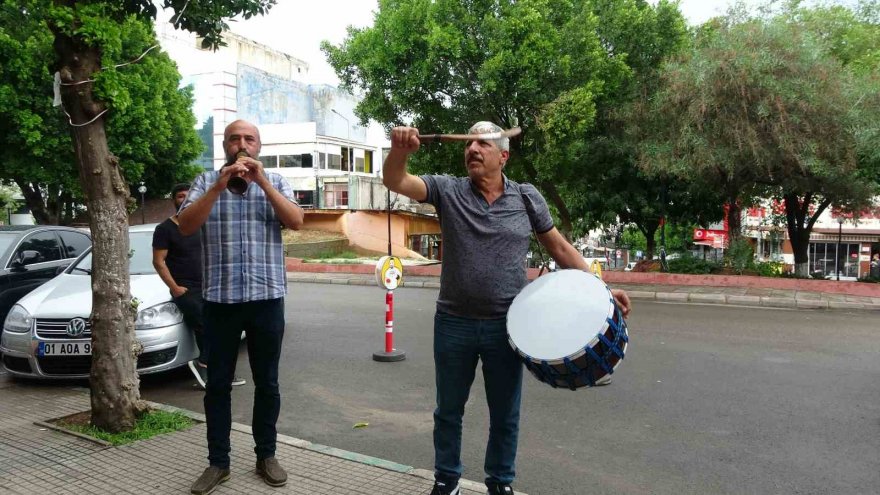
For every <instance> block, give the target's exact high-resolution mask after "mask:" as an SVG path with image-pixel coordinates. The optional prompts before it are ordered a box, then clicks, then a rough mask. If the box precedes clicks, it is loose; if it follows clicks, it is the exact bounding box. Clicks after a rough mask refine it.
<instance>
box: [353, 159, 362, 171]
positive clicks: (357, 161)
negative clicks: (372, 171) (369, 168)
mask: <svg viewBox="0 0 880 495" xmlns="http://www.w3.org/2000/svg"><path fill="white" fill-rule="evenodd" d="M354 171H355V172H364V159H363V158H355V159H354Z"/></svg>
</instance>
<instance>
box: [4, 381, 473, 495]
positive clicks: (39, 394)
mask: <svg viewBox="0 0 880 495" xmlns="http://www.w3.org/2000/svg"><path fill="white" fill-rule="evenodd" d="M2 394H3V396H2V400H0V487H2V488H0V493H11V494H23V495H24V494H27V495H31V494H37V493H53V494H68V493H69V494H94V495H109V494H114V495H116V494H143V493H188V492H189V488H190V486H191V484H192V482H193V481H195V479H196V478H197V477H198V476H199V474H201V472H202V470H203V469H204V467H206V461H205V456H206V454H207V445H206V444H207V442H206V440H205V433H206V426H205V424H204V423H197V424H196V425H195V426H193V427H191V428H189V429H187V430H184V431H180V432H175V433H171V434H165V435H159V436H156V437H153V438H151V439H149V440H142V441H138V442H135V443H132V444H128V445H124V446H121V447H105V446H101V445H98V444H96V443H94V442H91V441H89V440H84V439H82V438H79V437H76V436H72V435H67V434H65V433H60V432H57V431H54V430H49V429H45V428H42V427H40V426H38V425H35V424H33V422H34V421H46V420H49V419H53V418H58V417H61V416H65V415H68V414H72V413H75V412H80V411H84V410H88V409H89V407H90V404H89V396H88V394H87V392H85V391H84V390H82V389H71V388H63V387H53V388H49V387H35V386H33V385H28V384H16V383H13V384H12V385H10V386H7V387H5V388H4V389H3V392H2ZM187 413H188V414H189V415H191V416H193V417H201V415H199V414H196V413H192V412H187ZM249 431H250V430H249V427H247V426H246V425H241V424H234V426H233V430H232V432H231V435H230V439H231V443H232V452H231V457H232V466H231V472H232V476H231V478H230V480H229V481H227V482H226V483H224V484H223V485H221V486H220V487H219V488H218V489H217V491H216V492H215V493H217V494H218V495H224V494H242V495H250V494H267V495H283V494H304V495H324V494H326V495H339V494H352V495H361V494H363V493H381V494H383V495H384V494H387V495H397V494H399V495H413V494H416V495H418V494H427V493H428V492H429V491H430V489H431V486H432V484H433V481H432V479H431V476H430V471H427V470H415V469H413V468H411V467H409V466H403V465H400V464H395V463H389V462H387V461H382V460H381V459H374V458H370V457H367V456H359V455H356V454H352V453H348V452H344V451H340V450H337V449H332V448H328V447H324V446H318V445H314V444H311V443H310V442H306V441H304V440H299V439H294V438H291V437H286V436H283V435H280V436H279V442H278V448H277V453H276V455H277V456H278V459H279V461H280V462H281V464H282V465H283V466H284V467H285V468H286V469H287V471H288V473H289V479H288V483H287V485H286V486H284V487H282V488H272V487H269V486H268V485H266V484H265V483H264V482H263V481H262V479H260V478H259V476H257V475H256V473H255V472H254V455H253V450H252V448H253V439H252V437H251V435H250V434H249ZM352 459H356V460H352ZM383 463H384V464H383ZM383 466H384V467H383ZM425 473H428V475H427V476H426V475H425ZM463 488H464V489H463V490H462V494H463V495H478V494H480V495H481V494H484V493H485V488H484V487H483V485H482V483H477V482H467V483H465V485H464V487H463Z"/></svg>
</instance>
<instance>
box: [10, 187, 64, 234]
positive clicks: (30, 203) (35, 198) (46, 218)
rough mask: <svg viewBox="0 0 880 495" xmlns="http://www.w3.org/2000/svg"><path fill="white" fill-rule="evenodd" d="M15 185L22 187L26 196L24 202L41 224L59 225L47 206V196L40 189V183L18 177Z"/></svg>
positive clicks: (23, 194) (22, 192)
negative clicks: (44, 196)
mask: <svg viewBox="0 0 880 495" xmlns="http://www.w3.org/2000/svg"><path fill="white" fill-rule="evenodd" d="M14 180H15V185H17V186H18V188H19V189H21V194H22V196H24V204H26V205H27V207H28V209H30V210H31V215H33V216H34V220H35V221H36V222H37V224H39V225H58V219H57V218H54V217H53V216H52V215H51V214H50V212H49V210H48V209H47V208H46V203H45V198H43V193H42V191H40V187H39V185H36V184H32V183H31V182H29V181H27V180H25V179H24V178H20V177H16V178H15V179H14Z"/></svg>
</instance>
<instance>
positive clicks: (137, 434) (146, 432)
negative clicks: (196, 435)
mask: <svg viewBox="0 0 880 495" xmlns="http://www.w3.org/2000/svg"><path fill="white" fill-rule="evenodd" d="M192 425H193V420H191V419H190V418H189V417H188V416H185V415H184V414H182V413H179V412H166V411H162V410H159V409H153V410H150V411H149V412H147V413H146V414H144V416H143V417H141V418H140V419H139V420H137V422H136V423H135V426H134V429H133V430H131V431H125V432H122V433H108V432H106V431H104V430H102V429H100V428H96V427H94V426H91V425H80V424H69V423H60V424H59V426H62V427H64V428H66V429H68V430H71V431H75V432H77V433H82V434H84V435H88V436H90V437H94V438H97V439H100V440H104V441H105V442H109V443H110V444H112V445H114V446H119V445H125V444H127V443H132V442H136V441H138V440H146V439H148V438H152V437H154V436H156V435H162V434H164V433H172V432H175V431H180V430H185V429H187V428H189V427H190V426H192Z"/></svg>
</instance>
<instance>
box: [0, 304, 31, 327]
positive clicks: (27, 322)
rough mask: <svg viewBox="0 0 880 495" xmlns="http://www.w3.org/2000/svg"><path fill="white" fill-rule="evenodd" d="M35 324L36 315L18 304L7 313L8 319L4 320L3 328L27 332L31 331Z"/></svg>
mask: <svg viewBox="0 0 880 495" xmlns="http://www.w3.org/2000/svg"><path fill="white" fill-rule="evenodd" d="M33 324H34V317H33V316H31V314H30V313H28V312H27V310H26V309H24V308H23V307H21V306H19V305H18V304H16V305H15V306H13V307H12V309H10V310H9V314H7V315H6V321H5V322H3V328H4V329H5V330H6V331H7V332H12V333H27V332H30V331H31V326H32V325H33Z"/></svg>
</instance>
